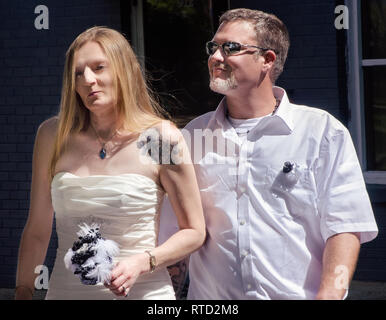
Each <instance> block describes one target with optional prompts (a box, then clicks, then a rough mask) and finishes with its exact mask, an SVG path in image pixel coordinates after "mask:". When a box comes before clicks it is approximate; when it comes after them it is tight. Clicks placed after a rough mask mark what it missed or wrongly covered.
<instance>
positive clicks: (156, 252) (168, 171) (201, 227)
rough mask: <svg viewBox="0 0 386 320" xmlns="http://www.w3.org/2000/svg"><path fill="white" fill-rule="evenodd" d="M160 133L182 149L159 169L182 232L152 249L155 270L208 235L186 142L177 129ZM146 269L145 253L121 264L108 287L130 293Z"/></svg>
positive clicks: (187, 253)
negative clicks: (172, 159) (129, 289)
mask: <svg viewBox="0 0 386 320" xmlns="http://www.w3.org/2000/svg"><path fill="white" fill-rule="evenodd" d="M161 132H162V140H163V142H165V140H166V141H170V144H171V145H172V146H173V145H177V144H178V147H179V148H180V152H179V157H178V159H176V157H175V156H174V161H170V162H171V163H175V164H162V165H160V171H159V175H160V181H161V184H162V186H163V188H164V189H165V191H166V192H167V193H168V197H169V200H170V203H171V205H172V207H173V210H174V212H175V214H176V217H177V221H178V224H179V231H178V232H176V233H175V234H173V235H172V236H171V237H170V238H169V239H168V240H166V241H165V242H164V243H163V244H162V245H160V246H158V247H156V248H155V249H153V250H151V254H152V255H153V256H155V258H156V269H157V268H162V267H166V266H169V265H171V264H173V263H175V262H177V261H180V260H181V259H183V258H184V257H186V256H188V255H189V254H190V253H192V252H193V251H195V250H197V249H198V248H200V247H201V246H202V244H203V243H204V241H205V235H206V233H205V222H204V216H203V210H202V205H201V198H200V193H199V189H198V184H197V180H196V175H195V171H194V167H193V164H192V162H191V157H190V154H189V150H188V148H187V145H186V143H185V141H184V139H183V136H182V134H181V132H180V131H179V130H178V129H177V128H175V127H173V126H169V128H168V129H167V130H162V131H161ZM177 160H178V161H177ZM146 272H150V263H149V255H148V253H146V252H144V253H141V254H138V255H135V256H132V257H131V258H129V259H126V260H125V261H122V262H120V263H118V264H117V266H116V267H115V269H114V270H113V272H112V282H111V285H109V286H108V287H109V288H110V289H111V290H112V291H113V292H114V293H115V294H116V295H124V294H127V291H126V292H125V289H128V288H130V287H131V286H132V285H133V284H134V283H135V281H136V279H137V277H138V276H139V275H140V274H142V273H146Z"/></svg>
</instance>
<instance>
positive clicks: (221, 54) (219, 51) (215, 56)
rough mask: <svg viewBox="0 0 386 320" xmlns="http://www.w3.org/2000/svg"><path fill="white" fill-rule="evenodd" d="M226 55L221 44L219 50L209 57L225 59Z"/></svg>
mask: <svg viewBox="0 0 386 320" xmlns="http://www.w3.org/2000/svg"><path fill="white" fill-rule="evenodd" d="M224 56H225V55H224V52H223V50H222V48H221V46H218V48H217V50H216V51H215V52H214V53H213V54H212V55H211V56H210V57H209V59H213V61H224Z"/></svg>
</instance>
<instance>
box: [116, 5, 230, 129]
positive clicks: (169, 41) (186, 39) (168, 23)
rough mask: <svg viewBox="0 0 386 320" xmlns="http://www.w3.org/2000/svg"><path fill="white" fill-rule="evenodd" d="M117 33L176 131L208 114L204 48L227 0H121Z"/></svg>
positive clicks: (210, 95)
mask: <svg viewBox="0 0 386 320" xmlns="http://www.w3.org/2000/svg"><path fill="white" fill-rule="evenodd" d="M121 6H122V9H121V11H122V12H124V14H123V15H122V29H123V31H124V32H125V33H126V34H127V35H129V38H130V40H131V43H132V45H133V48H134V50H135V52H136V53H137V55H138V56H139V58H140V61H141V63H142V65H143V66H145V68H146V71H147V75H148V78H149V79H150V84H151V86H152V88H153V89H154V91H155V92H156V93H157V94H158V96H159V98H160V102H161V105H162V106H163V107H164V108H165V109H166V110H167V111H168V112H169V114H170V115H171V117H172V118H173V120H174V121H176V122H177V124H178V125H179V126H181V127H182V126H184V125H185V124H186V123H187V122H188V121H189V120H191V119H192V118H195V117H196V116H198V115H201V114H204V113H206V112H208V111H212V110H214V109H215V108H216V107H217V104H218V103H219V101H220V99H221V97H220V96H219V95H218V94H216V93H214V92H212V91H210V89H209V73H208V67H207V60H208V56H207V54H206V52H205V43H206V42H207V41H209V40H210V39H212V37H213V35H214V32H215V31H216V30H217V27H218V17H219V16H220V15H221V14H222V13H223V12H225V11H226V10H228V9H229V8H230V0H137V1H134V0H131V1H125V0H122V1H121Z"/></svg>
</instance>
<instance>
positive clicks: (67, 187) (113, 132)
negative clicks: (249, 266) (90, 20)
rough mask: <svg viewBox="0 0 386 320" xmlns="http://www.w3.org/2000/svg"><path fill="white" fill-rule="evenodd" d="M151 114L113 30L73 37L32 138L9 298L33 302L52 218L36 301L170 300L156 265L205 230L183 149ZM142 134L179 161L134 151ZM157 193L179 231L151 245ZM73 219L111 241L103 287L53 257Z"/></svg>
mask: <svg viewBox="0 0 386 320" xmlns="http://www.w3.org/2000/svg"><path fill="white" fill-rule="evenodd" d="M160 110H161V109H160V108H159V107H158V105H157V103H156V101H155V100H154V99H153V98H152V97H151V95H150V94H149V89H148V88H147V85H146V82H145V80H144V77H143V75H142V71H141V68H140V66H139V63H138V61H137V59H136V57H135V55H134V53H133V51H132V49H131V47H130V45H129V43H128V42H127V41H126V39H125V38H124V37H123V36H122V35H121V34H120V33H119V32H117V31H115V30H112V29H109V28H106V27H93V28H91V29H88V30H86V31H85V32H83V33H82V34H80V35H79V36H78V37H77V38H76V39H75V40H74V42H73V43H72V44H71V46H70V47H69V49H68V51H67V53H66V61H65V66H64V74H63V88H62V97H61V105H60V112H59V115H58V116H57V117H54V118H51V119H48V120H46V121H44V122H43V123H42V124H41V125H40V127H39V129H38V131H37V135H36V140H35V146H34V154H33V169H32V182H31V197H30V199H31V200H30V210H29V216H28V220H27V222H26V225H25V228H24V231H23V235H22V238H21V242H20V248H19V259H18V268H17V277H16V291H15V299H31V298H32V296H33V292H34V280H35V277H36V274H35V273H34V270H35V267H36V266H38V265H41V264H43V262H44V259H45V255H46V251H47V247H48V244H49V240H50V237H51V232H52V224H53V218H54V212H55V218H56V231H57V235H58V249H57V256H56V260H55V265H54V268H53V271H52V274H51V278H50V282H49V289H48V292H47V295H46V299H116V298H123V299H125V298H126V299H175V295H174V291H173V287H172V284H171V281H170V277H169V274H168V272H167V269H166V267H167V266H168V265H171V264H173V263H175V262H177V261H179V260H181V259H183V258H184V257H186V256H187V255H189V254H190V253H191V252H193V251H195V250H197V249H198V248H199V247H200V246H201V245H202V244H203V242H204V238H205V224H204V218H203V213H202V207H201V202H200V196H199V191H198V187H197V183H196V177H195V173H194V168H193V165H192V164H191V160H190V155H189V153H188V151H187V150H188V149H187V146H186V144H185V142H184V140H183V137H182V134H181V133H180V131H179V130H178V129H177V128H176V127H175V126H174V125H172V124H171V123H170V122H168V121H166V120H163V118H162V116H161V112H160ZM148 130H152V134H154V130H155V131H156V132H159V139H160V140H162V142H161V144H162V146H164V145H165V144H168V145H169V147H170V148H169V149H171V150H172V151H173V152H174V151H175V150H176V149H174V148H173V146H174V147H176V146H178V149H177V151H178V155H179V157H180V158H179V161H166V162H165V161H158V162H157V161H156V160H155V159H154V156H155V154H156V153H157V152H153V151H154V150H153V149H152V150H151V151H152V152H150V150H147V151H148V152H143V147H144V146H143V145H144V144H145V145H146V143H147V142H149V141H150V143H152V141H151V135H150V136H147V135H146V132H147V131H148ZM144 137H145V138H144ZM149 137H150V138H149ZM149 139H150V140H149ZM166 150H167V148H166ZM145 151H146V150H145ZM171 153H172V152H171ZM174 153H175V152H174ZM158 158H159V157H158ZM162 159H163V160H164V154H162ZM165 193H167V195H168V197H169V200H170V202H171V203H172V206H173V209H174V212H175V213H176V217H177V220H178V223H179V227H180V230H179V231H178V232H177V233H175V234H174V235H173V236H171V237H170V238H169V239H168V240H167V241H166V242H164V243H163V244H162V245H159V246H158V245H157V234H158V226H159V212H160V210H159V209H160V206H161V204H162V199H163V197H164V194H165ZM82 223H87V224H92V223H98V225H100V232H101V235H102V237H104V238H107V239H110V240H113V241H115V242H116V243H117V244H118V245H119V248H120V254H119V255H118V256H117V257H115V258H114V268H113V270H112V271H111V281H110V283H109V284H107V283H105V284H102V283H98V284H97V285H95V286H93V285H83V284H82V283H81V282H80V280H79V278H78V277H76V276H75V275H74V274H72V273H71V271H69V270H67V269H66V268H65V265H64V261H63V258H64V256H65V254H66V252H67V250H68V249H69V248H71V247H72V245H73V242H74V241H75V240H77V236H76V233H77V231H78V230H79V225H80V224H82Z"/></svg>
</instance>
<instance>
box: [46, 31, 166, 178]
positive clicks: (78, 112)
mask: <svg viewBox="0 0 386 320" xmlns="http://www.w3.org/2000/svg"><path fill="white" fill-rule="evenodd" d="M90 41H94V42H96V43H98V44H99V45H100V46H101V48H102V49H103V51H104V53H105V54H106V56H107V58H108V60H109V62H110V64H111V66H112V72H113V78H114V87H115V89H116V90H115V94H116V98H117V99H116V101H117V106H116V112H117V115H118V119H121V120H122V121H123V128H122V129H125V130H129V131H131V132H141V131H143V130H145V129H146V128H149V127H151V126H153V125H155V124H156V123H159V122H160V121H162V119H164V117H165V115H166V112H165V111H164V110H162V108H161V107H160V106H159V104H158V102H157V101H156V99H155V98H154V96H153V93H152V92H151V90H150V88H149V86H148V85H147V83H146V81H145V78H144V75H143V73H142V70H141V67H140V65H139V63H138V60H137V58H136V56H135V54H134V52H133V50H132V48H131V46H130V44H129V43H128V41H127V40H126V39H125V37H124V36H123V35H122V34H121V33H119V32H118V31H116V30H113V29H110V28H107V27H99V26H98V27H93V28H90V29H87V30H86V31H84V32H83V33H81V34H80V35H79V36H78V37H77V38H76V39H75V40H74V41H73V43H72V44H71V45H70V47H69V48H68V50H67V52H66V60H65V64H64V72H63V84H62V92H61V101H60V111H59V115H58V118H59V122H58V129H57V133H56V139H55V144H54V149H53V154H52V158H51V162H50V167H49V171H50V175H51V177H53V176H54V173H55V166H56V163H57V161H58V159H59V158H60V156H61V155H62V153H63V152H64V150H65V147H66V143H67V141H68V138H69V136H70V134H76V133H79V132H80V131H81V130H85V129H87V128H88V126H89V122H90V114H89V110H88V109H87V108H86V107H85V106H84V104H83V102H82V100H81V98H80V97H79V95H78V94H77V93H76V91H75V64H74V55H75V52H76V51H77V50H78V49H80V48H81V47H82V46H83V45H84V44H85V43H87V42H90Z"/></svg>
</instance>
